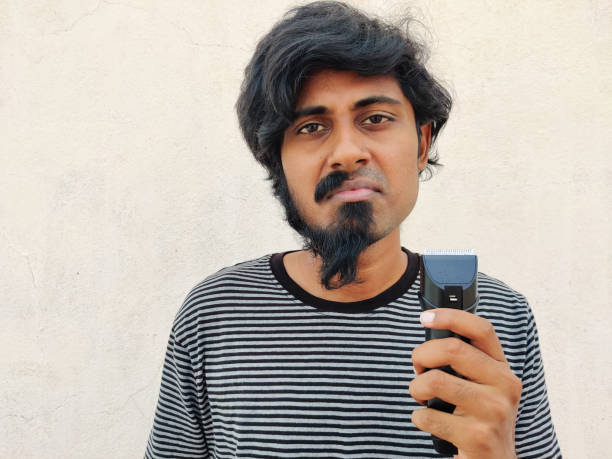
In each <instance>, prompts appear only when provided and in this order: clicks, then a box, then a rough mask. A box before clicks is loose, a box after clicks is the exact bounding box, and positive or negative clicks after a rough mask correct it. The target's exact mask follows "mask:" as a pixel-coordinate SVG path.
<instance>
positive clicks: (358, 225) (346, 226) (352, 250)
mask: <svg viewBox="0 0 612 459" xmlns="http://www.w3.org/2000/svg"><path fill="white" fill-rule="evenodd" d="M275 194H276V196H277V197H278V198H279V200H280V201H281V204H282V205H283V207H284V209H285V216H286V220H287V222H288V223H289V225H290V226H291V227H292V228H293V229H294V230H296V231H297V232H298V233H299V234H300V236H302V239H303V249H304V250H307V251H310V252H312V253H313V254H314V255H315V256H319V257H320V258H321V261H322V266H321V269H320V271H319V277H320V279H321V285H323V286H324V287H325V288H326V289H327V290H334V289H338V288H340V287H342V286H344V285H348V284H352V283H355V284H360V283H362V282H363V280H362V279H359V278H357V262H358V259H359V255H360V254H361V253H362V252H363V251H364V250H365V249H367V248H368V247H369V246H370V245H371V244H373V243H375V242H376V241H378V240H380V239H381V237H380V235H376V234H374V231H373V230H372V227H373V223H374V219H373V209H372V203H371V202H369V201H356V202H346V203H344V204H342V205H341V206H339V208H338V221H337V222H336V223H334V224H332V225H330V226H329V227H327V228H315V227H313V226H310V225H308V224H307V223H306V222H305V221H304V219H303V218H302V217H301V215H300V212H299V210H298V208H297V206H296V205H295V203H294V201H293V199H292V197H291V193H290V192H289V188H288V186H287V181H286V179H285V178H284V177H282V178H281V180H280V183H279V186H278V188H277V192H276V193H275ZM336 275H338V279H337V280H336V281H334V282H332V278H334V277H335V276H336Z"/></svg>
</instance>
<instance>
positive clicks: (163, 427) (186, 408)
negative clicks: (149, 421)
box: [145, 330, 209, 459]
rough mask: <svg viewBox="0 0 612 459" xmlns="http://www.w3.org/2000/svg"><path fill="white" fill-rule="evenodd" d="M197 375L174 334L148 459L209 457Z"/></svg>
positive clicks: (165, 366)
mask: <svg viewBox="0 0 612 459" xmlns="http://www.w3.org/2000/svg"><path fill="white" fill-rule="evenodd" d="M195 373H196V365H194V361H193V359H192V358H191V355H190V352H189V350H188V349H187V348H186V346H184V345H182V344H181V343H180V342H179V341H178V340H177V339H176V337H175V333H174V330H173V331H172V332H171V333H170V338H169V340H168V347H167V350H166V357H165V361H164V368H163V371H162V380H161V388H160V392H159V399H158V402H157V409H156V411H155V419H154V421H153V428H152V430H151V433H150V435H149V440H148V443H147V449H146V452H145V459H158V458H179V457H185V458H186V457H189V458H208V457H209V455H208V448H207V445H206V438H205V436H204V429H203V427H202V416H201V408H200V399H201V395H200V394H199V392H200V390H199V388H198V384H197V381H196V374H195Z"/></svg>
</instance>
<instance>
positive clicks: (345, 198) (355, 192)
mask: <svg viewBox="0 0 612 459" xmlns="http://www.w3.org/2000/svg"><path fill="white" fill-rule="evenodd" d="M377 194H379V192H378V191H376V190H373V189H372V188H355V189H352V190H344V191H338V192H336V193H334V194H333V195H331V196H330V197H329V200H335V201H340V202H354V201H364V200H366V199H370V198H372V197H373V196H375V195H377Z"/></svg>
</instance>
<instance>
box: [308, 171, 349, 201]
mask: <svg viewBox="0 0 612 459" xmlns="http://www.w3.org/2000/svg"><path fill="white" fill-rule="evenodd" d="M349 179H350V176H349V174H348V173H347V172H345V171H334V172H332V173H331V174H329V175H328V176H327V177H325V178H324V179H323V180H321V181H320V182H319V183H318V184H317V186H316V188H315V195H314V200H315V202H319V201H322V200H323V198H324V197H325V196H326V195H327V193H329V192H330V191H334V190H335V189H336V188H338V187H339V186H340V185H342V183H343V182H345V181H346V180H349Z"/></svg>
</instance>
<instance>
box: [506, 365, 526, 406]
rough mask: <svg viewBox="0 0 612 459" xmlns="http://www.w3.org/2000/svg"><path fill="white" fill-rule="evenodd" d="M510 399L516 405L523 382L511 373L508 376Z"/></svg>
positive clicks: (521, 392) (519, 398)
mask: <svg viewBox="0 0 612 459" xmlns="http://www.w3.org/2000/svg"><path fill="white" fill-rule="evenodd" d="M509 393H510V400H511V402H512V404H513V405H518V404H519V402H520V401H521V395H523V383H522V382H521V378H519V377H518V376H516V375H515V374H514V373H511V377H510V392H509Z"/></svg>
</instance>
